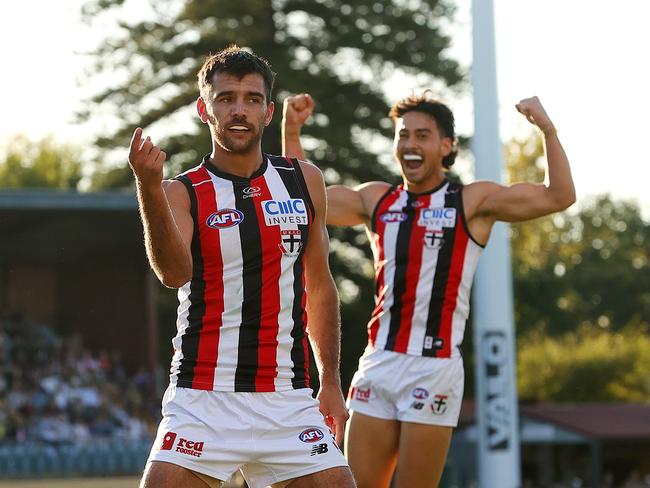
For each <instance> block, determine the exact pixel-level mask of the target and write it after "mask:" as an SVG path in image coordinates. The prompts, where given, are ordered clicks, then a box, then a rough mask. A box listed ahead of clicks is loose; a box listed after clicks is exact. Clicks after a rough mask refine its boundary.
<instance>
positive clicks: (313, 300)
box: [300, 163, 349, 443]
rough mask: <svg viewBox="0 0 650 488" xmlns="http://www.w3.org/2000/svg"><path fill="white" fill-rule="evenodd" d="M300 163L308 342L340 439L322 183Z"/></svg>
mask: <svg viewBox="0 0 650 488" xmlns="http://www.w3.org/2000/svg"><path fill="white" fill-rule="evenodd" d="M300 164H301V167H302V169H303V173H304V175H305V180H306V181H307V186H308V188H309V194H310V196H311V200H312V202H313V204H314V209H315V215H314V220H313V223H312V226H311V229H310V233H309V240H308V242H307V247H306V248H305V261H306V263H305V278H306V288H307V316H308V318H309V334H310V342H311V345H312V349H313V350H314V358H315V360H316V365H317V366H318V371H319V377H320V390H319V392H318V400H319V402H320V411H321V413H322V414H323V416H324V417H325V421H326V422H327V423H328V426H329V427H330V428H331V429H332V432H334V435H335V437H336V440H337V441H338V442H339V443H340V442H341V441H342V440H343V432H344V427H345V422H346V421H347V419H348V417H349V415H348V411H347V408H346V407H345V400H344V398H343V393H342V392H341V378H340V373H339V361H340V345H341V320H340V316H339V297H338V293H337V291H336V286H335V284H334V279H333V278H332V274H331V273H330V268H329V262H328V256H329V237H328V235H327V228H326V227H325V208H326V196H325V183H324V181H323V175H322V173H321V172H320V170H318V168H316V167H315V166H313V165H311V164H309V163H300Z"/></svg>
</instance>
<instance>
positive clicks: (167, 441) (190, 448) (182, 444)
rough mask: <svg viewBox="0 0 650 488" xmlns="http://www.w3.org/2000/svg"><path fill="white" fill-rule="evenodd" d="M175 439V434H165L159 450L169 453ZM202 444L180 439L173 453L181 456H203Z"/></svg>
mask: <svg viewBox="0 0 650 488" xmlns="http://www.w3.org/2000/svg"><path fill="white" fill-rule="evenodd" d="M176 437H177V434H176V432H167V433H166V434H165V437H163V440H162V444H161V446H160V450H161V451H171V450H172V449H173V447H174V444H175V443H176ZM203 444H204V442H203V441H201V442H196V441H190V440H187V439H183V438H182V437H181V438H180V439H178V444H177V445H176V449H175V451H176V452H180V453H181V454H187V455H188V456H194V457H201V455H202V454H203Z"/></svg>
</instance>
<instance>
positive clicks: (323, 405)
mask: <svg viewBox="0 0 650 488" xmlns="http://www.w3.org/2000/svg"><path fill="white" fill-rule="evenodd" d="M317 398H318V401H319V402H320V408H319V410H320V413H322V414H323V417H324V418H325V424H327V427H329V429H330V430H331V431H332V433H333V434H334V438H335V439H336V442H337V444H338V445H339V446H340V445H341V443H342V442H343V435H344V433H345V423H346V422H347V420H348V419H349V418H350V414H349V413H348V409H347V407H346V406H345V399H344V398H343V393H341V387H340V386H339V385H331V386H328V385H323V384H321V387H320V390H319V392H318V397H317Z"/></svg>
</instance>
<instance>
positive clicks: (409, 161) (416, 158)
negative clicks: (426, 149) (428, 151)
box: [402, 153, 423, 169]
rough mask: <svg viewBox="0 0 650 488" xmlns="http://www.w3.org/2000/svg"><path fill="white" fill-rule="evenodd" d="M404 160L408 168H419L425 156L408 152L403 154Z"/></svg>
mask: <svg viewBox="0 0 650 488" xmlns="http://www.w3.org/2000/svg"><path fill="white" fill-rule="evenodd" d="M402 160H403V161H404V166H406V167H407V168H408V169H417V168H419V167H420V166H422V161H423V158H422V156H420V155H419V154H413V153H407V154H402Z"/></svg>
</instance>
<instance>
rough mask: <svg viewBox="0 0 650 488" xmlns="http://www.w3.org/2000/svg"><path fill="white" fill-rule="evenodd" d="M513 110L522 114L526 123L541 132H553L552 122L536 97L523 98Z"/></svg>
mask: <svg viewBox="0 0 650 488" xmlns="http://www.w3.org/2000/svg"><path fill="white" fill-rule="evenodd" d="M515 108H516V109H517V110H518V111H519V113H520V114H522V115H523V116H524V117H526V119H528V122H530V123H531V124H534V125H536V126H537V127H539V128H540V129H541V130H542V132H544V133H546V132H549V131H554V130H555V127H553V122H552V121H551V119H550V117H549V116H548V114H547V113H546V110H544V106H543V105H542V102H540V101H539V98H537V97H530V98H524V99H523V100H521V101H520V102H519V103H518V104H517V105H515Z"/></svg>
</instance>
